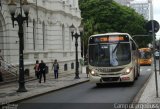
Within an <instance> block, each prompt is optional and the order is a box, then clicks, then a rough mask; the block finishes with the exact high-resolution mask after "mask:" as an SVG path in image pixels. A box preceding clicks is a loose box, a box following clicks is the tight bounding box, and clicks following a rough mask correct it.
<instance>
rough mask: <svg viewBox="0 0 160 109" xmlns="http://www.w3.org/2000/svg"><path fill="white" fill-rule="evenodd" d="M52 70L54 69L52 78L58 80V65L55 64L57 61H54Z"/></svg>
mask: <svg viewBox="0 0 160 109" xmlns="http://www.w3.org/2000/svg"><path fill="white" fill-rule="evenodd" d="M52 69H54V77H55V79H58V70H59V64H58V62H57V59H55V60H54V63H53V66H52Z"/></svg>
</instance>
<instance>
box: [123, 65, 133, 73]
mask: <svg viewBox="0 0 160 109" xmlns="http://www.w3.org/2000/svg"><path fill="white" fill-rule="evenodd" d="M131 71H132V67H131V68H127V69H126V71H125V72H124V73H123V75H127V74H129V73H130V72H131Z"/></svg>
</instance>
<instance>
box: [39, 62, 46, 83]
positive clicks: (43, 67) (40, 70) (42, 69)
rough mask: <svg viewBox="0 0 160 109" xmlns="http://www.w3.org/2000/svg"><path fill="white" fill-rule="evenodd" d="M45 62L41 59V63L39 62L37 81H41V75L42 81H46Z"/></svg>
mask: <svg viewBox="0 0 160 109" xmlns="http://www.w3.org/2000/svg"><path fill="white" fill-rule="evenodd" d="M45 70H46V64H45V63H44V62H43V60H41V63H40V64H39V83H41V79H42V75H43V79H44V82H46V71H45Z"/></svg>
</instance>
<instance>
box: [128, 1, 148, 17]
mask: <svg viewBox="0 0 160 109" xmlns="http://www.w3.org/2000/svg"><path fill="white" fill-rule="evenodd" d="M130 7H131V8H133V9H135V11H136V12H138V13H139V14H141V15H142V16H144V18H145V19H146V20H149V19H150V4H149V3H148V2H139V3H135V2H133V3H130Z"/></svg>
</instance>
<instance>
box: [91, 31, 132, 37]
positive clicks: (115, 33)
mask: <svg viewBox="0 0 160 109" xmlns="http://www.w3.org/2000/svg"><path fill="white" fill-rule="evenodd" d="M103 35H128V36H130V35H129V34H128V33H119V32H113V33H103V34H95V35H91V36H90V37H95V36H103Z"/></svg>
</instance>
